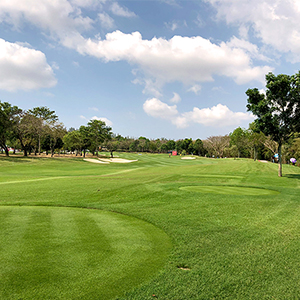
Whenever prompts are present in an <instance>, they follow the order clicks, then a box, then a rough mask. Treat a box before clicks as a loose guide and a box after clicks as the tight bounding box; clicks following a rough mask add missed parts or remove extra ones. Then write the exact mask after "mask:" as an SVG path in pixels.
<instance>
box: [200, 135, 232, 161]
mask: <svg viewBox="0 0 300 300" xmlns="http://www.w3.org/2000/svg"><path fill="white" fill-rule="evenodd" d="M229 142H230V137H229V136H228V135H224V136H222V135H219V136H210V137H208V138H207V139H206V140H204V141H203V144H204V146H205V148H206V150H208V152H210V153H211V155H212V153H214V155H216V156H217V157H223V154H224V150H225V148H226V147H228V146H229Z"/></svg>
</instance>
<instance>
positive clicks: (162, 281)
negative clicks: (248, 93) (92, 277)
mask: <svg viewBox="0 0 300 300" xmlns="http://www.w3.org/2000/svg"><path fill="white" fill-rule="evenodd" d="M119 156H120V157H122V158H128V159H138V160H139V161H138V162H134V163H130V164H125V165H121V164H120V165H117V164H110V165H101V164H92V163H88V162H84V161H82V159H80V158H77V159H75V158H74V159H70V158H65V159H64V158H53V159H49V158H48V159H47V158H42V159H38V158H28V159H23V158H8V159H7V158H4V157H2V158H0V172H1V173H0V189H1V200H0V203H1V205H3V206H5V207H7V206H9V205H12V207H15V206H41V209H45V208H44V206H50V207H51V209H54V208H55V209H54V211H56V210H57V207H75V208H79V207H82V208H86V207H88V208H97V209H100V210H103V211H112V212H118V213H121V214H125V215H129V216H132V217H135V218H137V219H139V220H144V221H147V222H149V223H151V224H152V225H154V226H156V227H157V228H159V229H162V230H163V231H164V232H165V233H166V234H167V235H168V236H169V237H170V239H171V240H172V251H171V253H170V255H169V257H168V258H167V259H165V260H164V262H160V267H159V268H157V272H153V271H149V272H148V277H147V278H145V279H144V280H143V282H131V284H128V285H127V286H126V288H125V289H124V288H121V290H120V293H119V296H117V295H116V296H112V298H111V299H115V298H118V299H153V298H159V299H272V298H274V299H287V298H297V295H298V294H299V287H298V281H299V277H300V268H299V267H300V266H299V265H300V264H299V258H298V257H299V256H300V240H299V235H300V234H299V232H300V221H299V220H300V219H299V215H300V206H299V203H300V202H299V200H300V199H299V187H300V181H299V179H300V169H299V168H296V167H293V166H287V165H284V168H283V172H284V177H283V178H278V177H277V165H276V164H272V163H260V162H253V161H251V160H246V159H245V160H244V159H240V160H233V159H205V158H202V159H199V158H197V159H196V160H180V157H171V158H169V157H168V155H163V154H160V155H151V154H143V155H135V154H119ZM222 187H223V190H224V191H226V192H224V193H223V194H218V193H214V192H212V191H213V190H214V189H215V190H219V191H221V190H222ZM201 188H202V189H206V191H205V190H204V192H203V190H202V192H201ZM243 189H244V192H243ZM230 190H231V191H232V192H230ZM207 191H209V192H207ZM237 191H238V192H237ZM249 191H254V193H252V194H251V193H249ZM262 191H271V193H269V192H268V193H261V192H262ZM64 209H66V208H64ZM84 211H89V210H84ZM91 211H94V210H91ZM17 223H18V222H17ZM16 226H19V225H17V224H15V225H12V229H11V230H12V231H15V232H16V231H18V230H16ZM18 234H21V233H18ZM22 245H23V244H22V243H21V245H20V247H25V245H23V246H22ZM100 248H101V247H100ZM66 251H67V250H66ZM99 251H100V250H99ZM100 252H101V251H100ZM0 255H1V253H0ZM1 261H2V258H1ZM92 270H93V269H92ZM93 272H96V271H95V270H94V271H92V273H93ZM15 276H17V275H15ZM129 277H130V275H129ZM1 278H2V277H0V282H1V286H2V287H3V279H1ZM13 279H14V277H12V278H11V280H10V284H11V287H10V288H11V289H13V281H14V280H13ZM49 285H50V289H51V284H50V283H49ZM1 286H0V290H1ZM52 288H53V289H55V288H57V286H56V287H55V286H53V287H52ZM91 288H93V285H92V286H91ZM58 290H59V289H58ZM62 290H63V289H62ZM95 290H96V288H95ZM95 293H97V291H95ZM123 293H125V294H123ZM86 297H87V298H86V299H93V298H88V297H89V296H86ZM11 299H18V298H11ZM28 299H29V298H28ZM70 299H76V296H72V297H71V296H70ZM82 299H84V298H82ZM99 299H100V298H99ZM103 299H104V298H103ZM107 299H109V298H107Z"/></svg>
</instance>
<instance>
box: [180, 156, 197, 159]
mask: <svg viewBox="0 0 300 300" xmlns="http://www.w3.org/2000/svg"><path fill="white" fill-rule="evenodd" d="M181 159H196V157H191V156H185V157H181Z"/></svg>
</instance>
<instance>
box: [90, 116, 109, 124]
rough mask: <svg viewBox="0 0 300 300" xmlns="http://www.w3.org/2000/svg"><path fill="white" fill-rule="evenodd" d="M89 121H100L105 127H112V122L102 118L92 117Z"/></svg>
mask: <svg viewBox="0 0 300 300" xmlns="http://www.w3.org/2000/svg"><path fill="white" fill-rule="evenodd" d="M91 120H99V121H102V122H104V123H105V124H106V125H107V126H112V125H113V122H112V121H110V120H109V119H107V118H104V117H101V118H99V117H96V116H94V117H92V118H91Z"/></svg>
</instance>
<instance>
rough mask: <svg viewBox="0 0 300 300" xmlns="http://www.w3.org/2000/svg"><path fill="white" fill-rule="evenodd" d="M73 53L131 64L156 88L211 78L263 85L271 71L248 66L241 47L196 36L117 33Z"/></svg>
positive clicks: (80, 45)
mask: <svg viewBox="0 0 300 300" xmlns="http://www.w3.org/2000/svg"><path fill="white" fill-rule="evenodd" d="M247 46H248V47H249V44H247ZM76 50H77V51H78V52H80V53H81V54H88V55H91V56H95V57H98V58H102V59H104V60H105V61H107V62H109V61H121V60H125V61H127V62H129V63H130V64H135V65H137V66H138V67H139V68H140V69H141V70H142V71H143V72H144V74H145V76H148V77H150V78H154V79H155V84H157V85H163V84H164V83H167V82H174V81H179V82H182V83H184V84H186V85H195V83H197V82H205V81H213V76H214V75H223V76H226V77H230V78H232V79H233V80H234V81H235V82H236V83H238V84H244V83H247V82H249V81H252V80H259V81H261V82H264V77H265V74H266V73H268V72H269V71H272V68H271V67H269V66H255V67H254V66H252V60H251V56H250V55H249V54H248V53H247V52H246V51H245V50H243V49H242V48H241V47H238V46H236V45H232V43H230V42H229V43H225V42H222V43H220V44H214V43H212V42H211V41H209V40H207V39H204V38H202V37H200V36H196V37H181V36H174V37H173V38H172V39H170V40H166V39H164V38H156V37H155V38H153V39H152V40H143V39H142V36H141V34H140V33H139V32H133V33H131V34H125V33H123V32H121V31H118V30H117V31H114V32H112V33H109V34H107V35H106V39H105V40H91V39H88V40H82V41H81V43H77V44H76ZM248 52H249V51H248Z"/></svg>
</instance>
